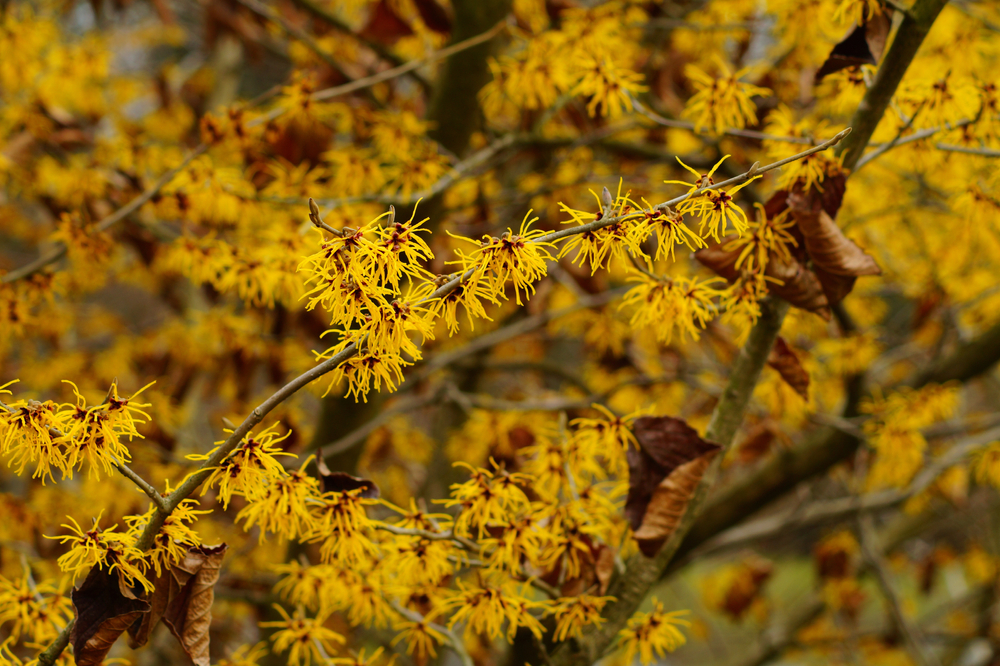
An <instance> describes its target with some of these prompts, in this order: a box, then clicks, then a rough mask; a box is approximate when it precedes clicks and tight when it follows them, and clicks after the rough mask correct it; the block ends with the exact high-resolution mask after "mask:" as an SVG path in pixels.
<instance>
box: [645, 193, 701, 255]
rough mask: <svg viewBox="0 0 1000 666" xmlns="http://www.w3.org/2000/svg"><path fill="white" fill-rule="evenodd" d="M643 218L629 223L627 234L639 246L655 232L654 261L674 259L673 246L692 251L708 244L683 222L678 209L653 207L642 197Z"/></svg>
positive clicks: (682, 216)
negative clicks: (683, 247) (684, 247)
mask: <svg viewBox="0 0 1000 666" xmlns="http://www.w3.org/2000/svg"><path fill="white" fill-rule="evenodd" d="M642 203H643V205H642V209H643V210H644V211H648V212H643V218H642V219H641V221H640V222H638V223H633V224H631V225H629V231H628V233H629V235H630V240H631V243H632V245H633V246H639V247H641V246H642V244H643V243H645V242H646V239H647V238H649V237H650V235H652V234H654V233H655V234H656V255H655V256H654V257H653V260H654V261H660V260H661V259H666V258H667V257H670V260H671V261H674V260H675V259H676V257H675V256H674V248H676V247H677V246H678V245H684V246H686V247H687V248H688V249H689V250H691V251H692V252H694V251H696V250H698V248H702V247H706V246H707V245H708V244H707V243H706V242H705V241H704V239H703V238H702V237H701V236H699V235H698V234H696V233H695V232H693V231H691V230H690V229H689V228H688V226H687V225H686V224H684V215H683V214H682V213H680V212H679V211H673V210H659V209H656V210H654V209H653V205H652V204H650V203H649V202H648V201H646V200H645V199H642Z"/></svg>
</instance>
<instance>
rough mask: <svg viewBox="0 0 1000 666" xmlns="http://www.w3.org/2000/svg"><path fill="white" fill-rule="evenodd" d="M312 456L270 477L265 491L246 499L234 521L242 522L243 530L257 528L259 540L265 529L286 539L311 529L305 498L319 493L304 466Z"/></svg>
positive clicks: (313, 479)
mask: <svg viewBox="0 0 1000 666" xmlns="http://www.w3.org/2000/svg"><path fill="white" fill-rule="evenodd" d="M312 459H313V456H309V457H308V458H306V459H305V460H304V461H303V462H302V465H301V466H300V467H299V469H297V470H295V471H292V472H288V473H286V474H282V475H280V476H278V477H277V478H274V479H272V480H271V483H270V484H269V485H268V486H267V491H266V492H265V494H264V495H263V496H262V497H260V498H258V499H256V500H254V501H251V502H248V503H247V505H246V506H245V507H243V508H242V509H241V510H240V512H239V514H237V516H236V522H239V521H241V520H243V521H245V522H244V524H243V529H244V530H246V531H249V530H250V528H252V527H253V526H255V525H256V526H258V527H259V528H260V537H259V538H260V541H264V539H265V536H266V535H267V533H268V532H272V533H274V534H278V535H279V536H282V537H284V538H287V539H294V538H295V537H296V536H298V535H301V534H304V533H306V532H308V531H309V529H311V521H312V515H311V514H310V513H309V505H308V503H307V500H308V498H309V497H312V496H314V495H318V494H319V479H317V478H316V477H314V476H310V475H309V474H308V473H307V472H306V471H305V467H306V465H308V464H309V462H310V461H311V460H312Z"/></svg>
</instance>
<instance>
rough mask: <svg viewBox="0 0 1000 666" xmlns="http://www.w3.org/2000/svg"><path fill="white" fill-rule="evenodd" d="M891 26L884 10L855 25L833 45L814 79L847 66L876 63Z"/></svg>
mask: <svg viewBox="0 0 1000 666" xmlns="http://www.w3.org/2000/svg"><path fill="white" fill-rule="evenodd" d="M891 27H892V21H891V20H890V19H889V16H888V14H887V12H885V11H883V12H881V13H880V14H878V15H876V16H873V17H871V18H870V19H868V20H867V21H865V22H864V23H863V24H862V25H859V26H856V27H855V28H854V29H853V30H851V32H850V33H849V34H848V35H847V37H845V38H844V39H843V40H841V41H840V43H838V44H837V45H836V46H834V47H833V50H832V51H831V52H830V56H829V57H828V58H827V59H826V61H825V62H824V63H823V65H822V67H820V68H819V71H817V72H816V81H820V80H821V79H822V78H823V77H824V76H826V75H827V74H833V73H834V72H839V71H840V70H842V69H847V68H848V67H859V66H861V65H875V64H878V61H879V58H881V57H882V51H883V50H884V49H885V40H886V38H887V37H888V36H889V28H891Z"/></svg>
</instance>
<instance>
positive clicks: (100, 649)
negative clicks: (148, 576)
mask: <svg viewBox="0 0 1000 666" xmlns="http://www.w3.org/2000/svg"><path fill="white" fill-rule="evenodd" d="M71 596H72V599H73V610H74V611H75V612H76V622H75V624H74V625H73V630H72V631H71V632H70V636H69V640H70V643H72V645H73V656H74V658H75V659H76V663H77V665H78V666H90V665H91V664H100V663H101V662H102V661H103V660H104V657H105V655H107V654H108V650H110V649H111V646H112V645H114V643H115V641H116V640H118V637H119V636H121V635H122V633H124V631H125V630H126V629H128V628H129V626H131V625H132V624H133V623H134V622H135V621H136V620H137V619H138V618H140V617H141V616H143V615H145V614H148V613H149V608H150V605H149V602H148V601H145V600H143V599H139V598H137V595H136V594H135V592H134V591H133V590H130V589H129V588H128V587H126V586H125V585H124V584H123V583H122V582H121V581H120V577H119V576H118V574H117V573H116V572H109V571H108V570H107V569H103V570H102V569H99V568H97V567H94V568H93V569H91V570H90V573H89V574H87V577H86V578H85V579H84V581H83V584H82V585H81V586H80V587H79V589H76V590H73V592H72V595H71Z"/></svg>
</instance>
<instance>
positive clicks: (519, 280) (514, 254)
mask: <svg viewBox="0 0 1000 666" xmlns="http://www.w3.org/2000/svg"><path fill="white" fill-rule="evenodd" d="M531 213H532V211H530V210H529V211H528V213H527V215H525V216H524V220H522V221H521V228H520V230H519V231H518V232H517V233H516V234H515V233H514V230H513V229H510V228H508V229H507V231H505V232H504V233H503V234H502V235H501V236H500V237H499V238H497V237H496V236H483V238H482V240H481V241H480V242H479V243H478V245H479V247H478V248H476V249H475V250H473V252H472V254H471V255H465V254H461V253H459V259H458V260H456V261H451V262H447V263H451V264H460V265H461V266H462V271H463V272H465V271H467V270H469V269H472V270H473V273H472V276H471V277H472V278H473V279H476V280H477V281H478V280H480V279H482V280H484V284H485V285H486V286H487V288H488V290H489V292H490V295H491V298H492V299H493V300H494V301H495V300H496V299H497V298H499V297H503V298H506V295H505V294H504V287H505V285H506V284H507V282H508V281H510V282H513V283H514V295H515V298H516V300H517V304H518V305H521V304H522V303H521V292H522V291H524V292H525V298H526V299H527V297H528V294H533V293H534V292H535V287H534V286H533V284H532V283H533V282H535V281H537V280H539V279H541V278H542V277H544V276H545V274H546V268H545V262H546V261H552V260H553V259H554V257H553V256H552V255H551V254H550V253H549V251H548V249H547V248H548V247H552V243H550V242H547V241H542V240H539V237H540V236H544V235H545V232H544V231H541V230H539V229H530V228H529V227H530V226H531V224H532V222H535V221H536V220H537V219H538V218H537V217H533V218H531V219H529V217H530V216H531ZM456 238H460V239H461V240H464V241H468V242H470V243H475V242H476V241H473V240H472V239H471V238H463V237H461V236H456Z"/></svg>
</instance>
